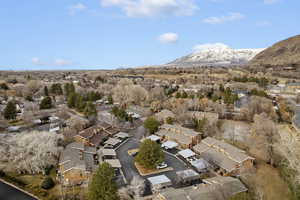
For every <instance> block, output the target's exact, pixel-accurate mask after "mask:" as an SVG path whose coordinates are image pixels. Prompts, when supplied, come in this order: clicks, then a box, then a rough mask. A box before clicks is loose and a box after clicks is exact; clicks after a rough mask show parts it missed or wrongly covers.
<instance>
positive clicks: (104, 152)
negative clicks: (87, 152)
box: [98, 149, 117, 160]
mask: <svg viewBox="0 0 300 200" xmlns="http://www.w3.org/2000/svg"><path fill="white" fill-rule="evenodd" d="M98 154H99V157H101V158H102V160H106V159H115V158H116V157H117V153H116V151H115V150H113V149H99V151H98Z"/></svg>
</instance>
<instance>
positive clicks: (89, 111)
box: [84, 101, 97, 117]
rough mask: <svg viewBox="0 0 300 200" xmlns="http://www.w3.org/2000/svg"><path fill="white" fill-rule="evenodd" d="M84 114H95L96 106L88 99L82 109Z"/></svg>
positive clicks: (88, 115)
mask: <svg viewBox="0 0 300 200" xmlns="http://www.w3.org/2000/svg"><path fill="white" fill-rule="evenodd" d="M84 114H85V116H86V117H90V116H95V115H97V109H96V106H95V105H94V104H93V103H92V102H90V101H89V102H87V103H86V106H85V109H84Z"/></svg>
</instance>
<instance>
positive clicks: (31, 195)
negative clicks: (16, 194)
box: [0, 178, 40, 200]
mask: <svg viewBox="0 0 300 200" xmlns="http://www.w3.org/2000/svg"><path fill="white" fill-rule="evenodd" d="M0 182H2V183H4V184H6V185H9V186H11V187H13V188H15V189H17V190H19V191H21V192H23V193H25V194H27V195H28V196H30V197H32V198H35V199H36V200H40V199H39V198H38V197H37V196H35V195H33V194H31V193H29V192H27V191H25V190H23V189H21V188H19V187H17V186H15V185H14V184H12V183H9V182H7V181H5V180H3V179H1V178H0Z"/></svg>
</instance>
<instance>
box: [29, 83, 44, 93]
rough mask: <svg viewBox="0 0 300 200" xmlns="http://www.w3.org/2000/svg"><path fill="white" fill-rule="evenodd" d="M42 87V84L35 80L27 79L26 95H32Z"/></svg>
mask: <svg viewBox="0 0 300 200" xmlns="http://www.w3.org/2000/svg"><path fill="white" fill-rule="evenodd" d="M41 88H42V85H41V83H40V82H39V81H37V80H31V81H28V82H27V84H26V93H27V94H26V95H34V94H35V93H36V92H38V91H39V90H40V89H41Z"/></svg>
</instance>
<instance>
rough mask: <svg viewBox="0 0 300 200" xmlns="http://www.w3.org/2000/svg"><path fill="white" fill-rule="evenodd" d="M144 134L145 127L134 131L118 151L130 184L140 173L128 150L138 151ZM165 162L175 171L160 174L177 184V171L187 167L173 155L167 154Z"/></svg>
mask: <svg viewBox="0 0 300 200" xmlns="http://www.w3.org/2000/svg"><path fill="white" fill-rule="evenodd" d="M143 134H144V130H143V127H139V128H137V129H135V130H132V131H131V132H130V135H131V136H132V137H131V138H130V139H129V140H128V141H127V142H126V143H124V144H123V145H122V146H120V147H119V148H118V149H117V150H116V151H117V156H118V158H119V160H120V162H121V164H122V170H123V172H124V175H125V178H126V180H127V182H128V183H130V181H131V180H132V178H133V177H134V176H139V173H138V171H137V169H136V167H135V166H134V158H133V157H132V156H130V155H128V150H130V149H136V148H138V147H139V144H140V139H141V138H142V137H143ZM165 162H166V163H167V164H168V166H170V167H172V168H173V170H172V171H168V172H162V173H160V174H164V175H166V176H168V177H169V178H170V179H171V180H172V182H173V183H175V182H176V171H180V170H185V169H187V166H186V165H185V163H184V162H182V161H181V160H179V159H177V158H176V157H175V156H174V155H172V154H171V153H165ZM160 174H155V175H149V176H145V177H144V178H148V177H151V176H157V175H160Z"/></svg>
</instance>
